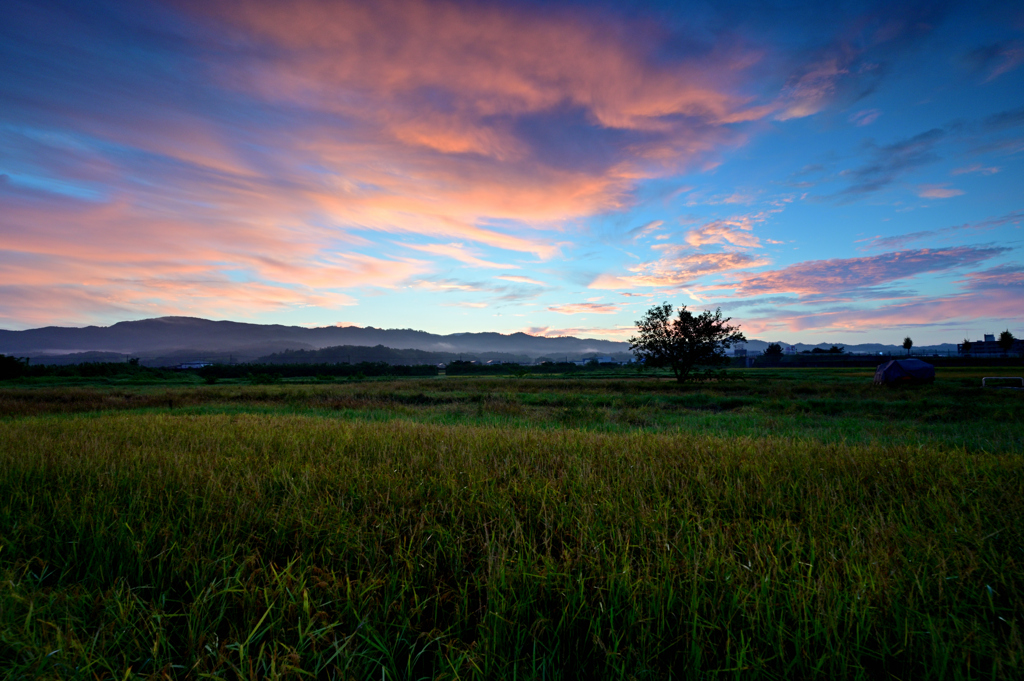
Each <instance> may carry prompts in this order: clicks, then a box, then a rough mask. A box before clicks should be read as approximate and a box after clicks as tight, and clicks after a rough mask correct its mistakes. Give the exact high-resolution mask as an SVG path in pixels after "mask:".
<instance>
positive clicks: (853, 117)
mask: <svg viewBox="0 0 1024 681" xmlns="http://www.w3.org/2000/svg"><path fill="white" fill-rule="evenodd" d="M881 115H882V111H881V110H880V109H864V110H863V111H858V112H856V113H852V114H850V118H849V120H850V122H851V123H853V124H854V125H856V126H857V127H858V128H862V127H864V126H865V125H871V124H872V123H874V122H875V121H877V120H878V117H879V116H881Z"/></svg>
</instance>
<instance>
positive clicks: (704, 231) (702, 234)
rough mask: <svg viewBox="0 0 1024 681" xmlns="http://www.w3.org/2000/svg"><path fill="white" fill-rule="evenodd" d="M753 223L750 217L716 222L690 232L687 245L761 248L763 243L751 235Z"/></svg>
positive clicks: (687, 234)
mask: <svg viewBox="0 0 1024 681" xmlns="http://www.w3.org/2000/svg"><path fill="white" fill-rule="evenodd" d="M753 222H754V221H753V220H752V219H751V218H750V217H734V218H726V219H721V220H714V221H712V222H709V223H707V224H706V225H703V226H701V227H699V228H697V229H691V230H689V231H688V232H687V233H686V237H685V239H686V243H687V244H689V245H690V246H693V247H695V248H696V247H699V246H706V245H708V244H724V245H727V246H738V247H740V248H760V247H761V242H760V241H759V240H758V238H757V237H756V236H754V235H753V234H751V233H750V232H751V231H752V230H753ZM656 248H662V247H656Z"/></svg>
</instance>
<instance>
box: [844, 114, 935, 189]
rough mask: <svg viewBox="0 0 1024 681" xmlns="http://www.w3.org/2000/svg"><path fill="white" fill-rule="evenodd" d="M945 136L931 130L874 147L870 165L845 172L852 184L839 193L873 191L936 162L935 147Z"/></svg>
mask: <svg viewBox="0 0 1024 681" xmlns="http://www.w3.org/2000/svg"><path fill="white" fill-rule="evenodd" d="M945 137H946V131H945V130H942V129H940V128H933V129H931V130H928V131H927V132H922V133H920V134H918V135H914V136H913V137H910V138H908V139H905V140H901V141H899V142H894V143H892V144H888V145H886V146H882V147H873V150H872V157H873V158H872V160H871V162H869V163H867V164H865V165H862V166H860V167H859V168H855V169H854V170H850V171H847V172H845V173H844V175H845V176H846V177H849V178H850V179H851V180H852V184H850V186H849V187H847V188H846V189H844V190H843V191H842V192H841V194H842V195H845V196H853V195H860V194H867V193H870V192H876V191H878V190H880V189H883V188H884V187H886V186H888V185H889V184H891V183H892V182H893V181H894V180H896V179H897V178H898V177H900V176H901V175H903V174H904V173H906V172H908V171H910V170H913V169H914V168H918V167H920V166H923V165H927V164H929V163H933V162H935V161H937V160H938V159H939V156H938V155H937V154H936V153H935V147H936V145H938V143H939V142H941V141H942V140H943V139H944V138H945Z"/></svg>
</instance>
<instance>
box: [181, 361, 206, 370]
mask: <svg viewBox="0 0 1024 681" xmlns="http://www.w3.org/2000/svg"><path fill="white" fill-rule="evenodd" d="M209 366H213V362H182V363H181V364H179V365H178V366H176V367H174V368H175V369H202V368H203V367H209Z"/></svg>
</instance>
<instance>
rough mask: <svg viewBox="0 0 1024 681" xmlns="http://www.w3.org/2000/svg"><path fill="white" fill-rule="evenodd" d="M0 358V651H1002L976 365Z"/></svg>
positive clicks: (820, 657)
mask: <svg viewBox="0 0 1024 681" xmlns="http://www.w3.org/2000/svg"><path fill="white" fill-rule="evenodd" d="M872 373H873V372H872V371H871V370H865V369H779V370H768V369H764V370H761V369H758V370H747V371H732V372H730V375H731V378H729V379H727V380H721V381H715V382H709V383H702V384H694V385H686V386H680V385H677V384H676V383H675V382H674V381H669V380H664V379H659V378H657V377H651V376H647V375H642V374H636V373H633V372H629V371H621V372H614V371H611V372H607V374H597V373H595V374H592V375H589V376H587V377H574V376H569V377H554V376H548V377H541V376H529V377H523V376H519V377H515V376H509V377H461V376H437V377H429V378H403V379H397V380H390V379H386V378H370V379H363V380H353V379H340V380H339V379H332V378H329V377H326V378H322V379H319V380H318V379H311V380H308V381H301V380H295V381H290V380H286V381H283V382H280V383H277V384H274V385H250V384H247V383H245V382H244V381H238V382H231V381H221V382H217V383H215V384H212V385H207V384H205V383H203V382H202V380H201V379H199V378H198V377H195V376H192V377H189V376H183V377H181V378H179V379H176V380H174V381H169V382H163V383H161V382H148V383H147V382H136V383H132V382H131V381H92V382H88V381H85V382H83V381H76V382H64V383H60V382H54V381H50V382H47V381H37V382H34V383H32V382H29V383H26V382H8V383H6V384H0V675H2V678H12V679H14V678H83V679H84V678H90V679H93V678H98V679H103V678H108V679H114V678H117V679H124V678H225V679H228V678H230V679H234V678H286V677H288V678H296V679H298V678H324V679H332V678H337V679H378V678H379V679H421V678H448V679H456V678H465V679H469V678H474V679H476V678H479V679H492V678H523V679H575V678H609V679H610V678H623V679H669V678H695V679H701V678H742V679H749V678H768V679H776V678H778V679H782V678H813V677H821V678H825V677H828V678H839V679H874V678H899V679H906V678H945V679H960V678H964V679H966V678H979V679H980V678H986V679H988V678H996V679H999V678H1006V679H1010V678H1019V677H1020V676H1021V675H1022V674H1024V642H1022V633H1021V626H1022V624H1024V616H1022V613H1024V572H1022V566H1024V459H1022V454H1024V391H1017V390H999V389H982V388H981V387H980V384H981V377H982V376H985V375H1011V374H1012V375H1017V373H1020V372H1019V370H1018V371H1016V372H1011V373H1009V374H1008V373H1007V368H1006V367H1002V368H1000V369H998V370H996V371H995V374H993V373H992V372H990V371H986V370H985V369H983V368H970V369H966V368H948V369H942V370H940V372H939V378H938V380H937V381H936V383H935V384H934V385H932V386H921V387H917V388H912V389H886V388H880V387H876V386H873V385H871V376H872Z"/></svg>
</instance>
